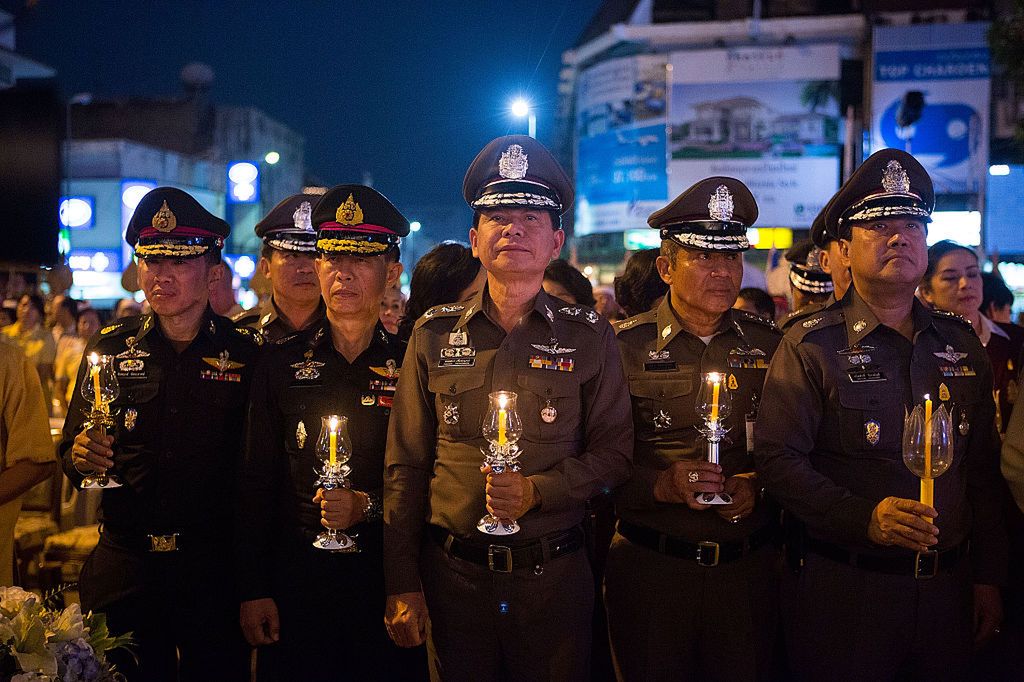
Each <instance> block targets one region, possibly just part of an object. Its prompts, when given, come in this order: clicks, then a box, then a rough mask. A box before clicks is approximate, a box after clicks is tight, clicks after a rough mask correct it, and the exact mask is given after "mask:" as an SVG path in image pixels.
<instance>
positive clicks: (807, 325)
mask: <svg viewBox="0 0 1024 682" xmlns="http://www.w3.org/2000/svg"><path fill="white" fill-rule="evenodd" d="M819 322H821V318H820V317H812V318H811V319H809V320H807V321H806V322H804V329H810V328H811V327H813V326H815V325H817V324H818V323H819Z"/></svg>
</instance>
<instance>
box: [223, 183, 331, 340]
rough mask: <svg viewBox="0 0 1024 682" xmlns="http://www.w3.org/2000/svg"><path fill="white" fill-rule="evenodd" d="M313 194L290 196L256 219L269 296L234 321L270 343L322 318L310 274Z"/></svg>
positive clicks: (317, 291)
mask: <svg viewBox="0 0 1024 682" xmlns="http://www.w3.org/2000/svg"><path fill="white" fill-rule="evenodd" d="M319 200H320V196H319V195H316V194H293V195H292V196H290V197H288V198H286V199H283V200H282V201H281V202H280V203H279V204H278V205H277V206H275V207H274V208H272V209H271V210H270V213H268V214H267V215H266V217H265V218H263V220H261V221H259V222H258V223H256V236H257V237H259V238H260V239H262V240H263V248H262V250H261V251H260V262H259V264H258V266H257V267H258V268H259V271H260V273H261V274H262V275H263V276H264V277H265V278H266V279H267V280H269V281H270V286H271V289H272V292H273V293H272V294H271V296H270V299H269V300H267V302H266V303H264V304H263V305H261V306H260V307H259V308H254V309H253V310H245V311H242V312H241V313H238V314H237V315H235V316H234V317H233V318H232V319H233V320H234V321H235V322H236V323H238V324H239V325H242V326H245V327H250V328H252V329H255V330H257V331H259V332H260V333H261V334H263V338H264V339H266V340H267V341H268V342H269V341H277V340H278V339H280V338H282V337H284V336H288V335H289V334H292V333H294V332H296V331H299V330H302V329H306V328H308V327H310V326H311V325H313V324H314V323H315V322H317V321H318V320H321V319H323V316H324V302H323V299H322V298H320V284H319V283H318V282H317V280H316V273H314V272H313V259H314V258H315V257H316V230H314V229H313V222H312V215H313V206H315V205H316V203H317V201H319Z"/></svg>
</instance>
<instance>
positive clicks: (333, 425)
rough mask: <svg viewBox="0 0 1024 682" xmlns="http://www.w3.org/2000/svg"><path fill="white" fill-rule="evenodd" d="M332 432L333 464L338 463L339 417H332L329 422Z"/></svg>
mask: <svg viewBox="0 0 1024 682" xmlns="http://www.w3.org/2000/svg"><path fill="white" fill-rule="evenodd" d="M328 428H329V429H330V434H331V466H334V465H335V464H337V463H338V418H337V417H331V421H330V422H329V424H328Z"/></svg>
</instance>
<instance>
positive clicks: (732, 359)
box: [615, 294, 782, 542]
mask: <svg viewBox="0 0 1024 682" xmlns="http://www.w3.org/2000/svg"><path fill="white" fill-rule="evenodd" d="M615 329H616V334H617V340H618V342H619V350H620V352H621V353H622V364H623V368H624V369H625V371H626V376H627V377H628V380H629V393H630V399H631V400H632V402H633V427H634V431H635V434H636V447H635V449H634V451H633V467H634V468H633V476H632V478H630V480H629V481H628V482H627V483H626V484H625V485H624V486H622V488H621V489H620V490H619V493H618V495H617V496H616V510H617V512H618V514H619V517H620V518H622V519H624V520H626V521H630V522H632V523H635V524H637V525H641V526H645V527H647V528H653V529H654V530H657V531H659V532H661V533H664V534H666V535H671V536H675V537H681V538H684V539H687V540H692V541H700V540H713V541H716V542H723V541H730V540H735V539H740V538H745V537H747V536H749V535H750V534H751V533H752V532H753V531H755V530H757V529H759V528H761V527H762V526H764V525H766V524H767V523H768V522H769V513H768V511H767V509H766V506H765V505H764V504H761V503H760V502H759V503H758V504H757V505H756V506H755V507H754V512H753V513H752V514H750V515H748V516H746V517H745V518H744V519H743V520H742V521H740V522H739V523H729V522H728V521H726V520H724V519H722V518H721V517H720V516H718V514H715V513H714V510H713V509H711V510H704V511H695V510H693V509H690V508H689V507H687V506H685V505H682V504H667V503H662V502H658V501H656V500H655V499H654V484H655V482H656V481H657V479H658V475H659V474H660V472H661V471H663V470H664V469H667V468H668V467H669V466H670V465H671V464H673V463H674V462H677V461H680V460H686V459H692V460H706V459H707V439H706V438H705V436H704V435H702V434H701V433H699V432H698V430H697V429H698V427H699V426H703V424H704V421H703V419H702V418H701V416H700V415H698V414H697V411H696V409H695V406H696V401H697V395H698V391H699V389H700V387H701V383H702V382H703V380H704V375H705V374H707V373H708V372H721V373H722V374H723V375H724V377H725V386H726V388H727V390H728V393H729V395H730V397H731V410H730V414H729V415H728V416H727V417H726V418H725V426H726V427H727V428H728V429H729V432H728V434H727V435H726V439H727V440H723V442H722V443H721V445H720V449H719V463H720V464H721V466H722V469H723V473H724V475H725V476H726V477H727V478H728V477H729V476H734V475H736V474H739V473H745V472H750V471H753V469H754V462H753V458H752V456H751V451H752V448H753V441H752V435H753V434H752V433H748V424H749V425H750V426H751V427H752V426H753V420H754V417H755V415H756V414H757V408H758V401H759V399H760V395H761V390H762V385H763V383H764V377H765V373H766V372H767V369H768V362H769V361H770V360H771V357H772V355H773V354H774V353H775V348H776V346H778V345H779V341H781V339H782V335H781V334H780V333H779V332H778V331H777V330H776V329H775V325H774V324H773V323H772V322H770V321H769V320H765V319H764V318H762V317H759V316H757V315H751V314H750V313H747V312H744V311H742V310H736V309H730V310H728V311H726V312H725V314H724V315H723V316H722V321H721V324H720V326H719V329H718V333H717V334H716V335H715V336H714V338H712V339H711V341H710V343H708V344H707V345H705V344H704V342H703V341H702V340H701V339H699V338H698V337H696V336H694V335H693V334H690V333H689V332H687V331H685V330H684V329H683V327H682V325H681V324H680V322H679V319H678V318H677V317H676V315H675V312H674V311H673V309H672V304H671V302H670V300H669V295H668V294H666V295H665V298H664V299H662V302H661V304H660V305H659V306H658V307H657V308H656V309H655V310H652V311H649V312H646V313H643V314H641V315H637V316H636V317H631V318H629V319H628V320H624V321H622V322H619V323H617V324H616V325H615Z"/></svg>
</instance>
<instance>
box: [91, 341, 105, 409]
mask: <svg viewBox="0 0 1024 682" xmlns="http://www.w3.org/2000/svg"><path fill="white" fill-rule="evenodd" d="M89 374H90V375H91V376H92V390H93V399H92V403H93V405H94V406H95V407H96V409H97V410H99V409H101V408H102V406H103V394H102V392H100V356H99V355H97V354H96V353H93V354H92V355H90V356H89Z"/></svg>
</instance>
